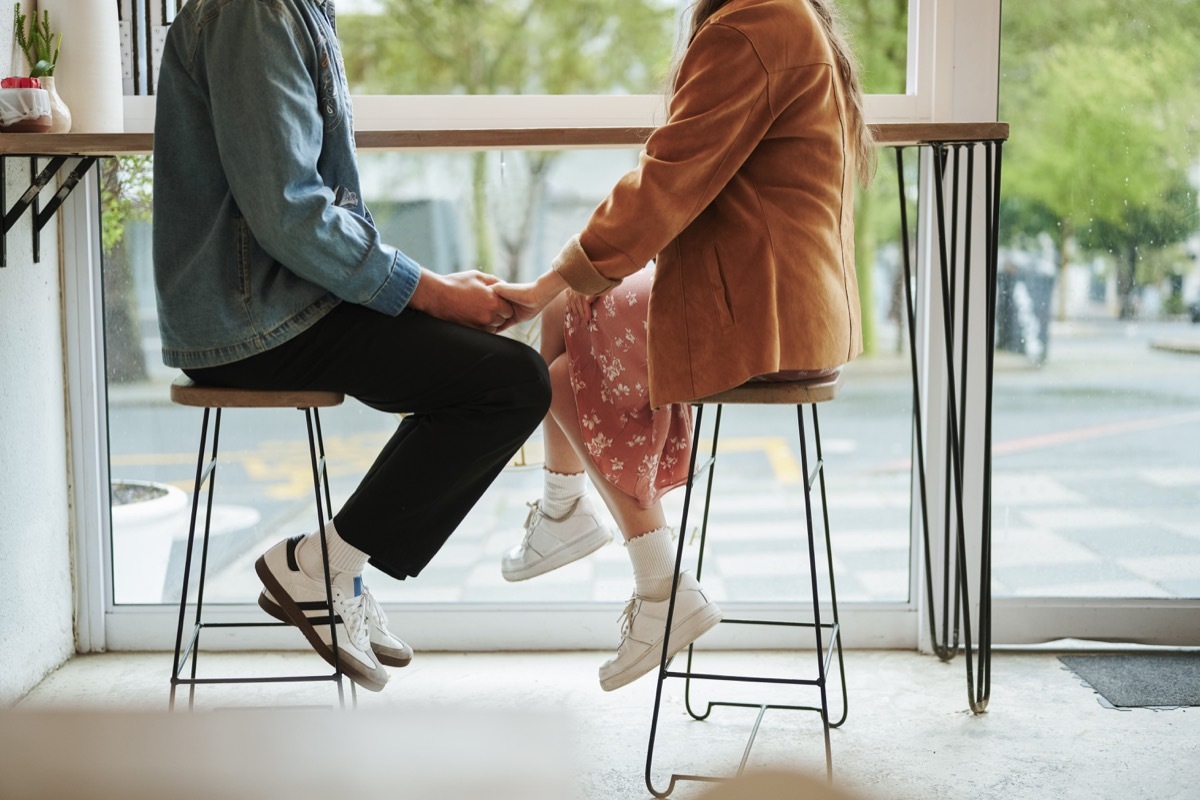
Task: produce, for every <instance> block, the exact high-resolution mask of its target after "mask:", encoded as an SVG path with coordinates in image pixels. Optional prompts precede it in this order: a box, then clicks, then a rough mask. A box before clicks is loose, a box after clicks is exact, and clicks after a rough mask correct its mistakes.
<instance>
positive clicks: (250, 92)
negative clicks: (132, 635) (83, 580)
mask: <svg viewBox="0 0 1200 800" xmlns="http://www.w3.org/2000/svg"><path fill="white" fill-rule="evenodd" d="M332 5H333V3H332V0H189V2H188V3H187V4H186V5H185V6H184V8H183V9H182V10H181V11H180V13H179V14H178V16H177V17H176V19H175V21H174V22H173V23H172V25H171V30H170V33H169V35H168V37H167V42H166V47H165V50H164V54H163V59H162V66H161V68H160V72H159V78H158V90H157V91H158V107H157V116H156V125H155V150H154V270H155V280H156V285H157V289H158V306H159V320H160V325H161V328H162V339H163V360H164V361H165V362H166V364H168V365H169V366H174V367H179V368H180V369H182V370H183V371H184V372H185V373H186V374H187V375H189V376H190V377H191V378H193V379H194V380H195V381H196V382H198V383H209V384H218V385H226V386H238V387H243V388H252V389H292V390H304V389H321V390H334V391H340V392H345V393H346V394H349V395H351V396H353V397H356V398H358V399H359V400H361V401H362V402H363V403H365V404H367V405H369V406H371V407H373V408H377V409H380V410H382V411H387V412H406V413H408V414H409V416H408V417H406V419H405V420H404V422H403V423H401V425H400V426H399V428H398V429H397V431H396V433H395V435H394V436H393V437H392V438H391V440H390V441H389V442H388V443H387V445H386V446H385V447H384V449H383V451H382V452H381V453H380V455H379V457H378V458H377V460H376V461H375V463H374V464H373V465H372V466H371V468H370V470H369V471H368V472H367V474H366V476H365V477H364V478H363V480H362V482H361V483H360V484H359V486H358V487H357V489H356V490H355V491H354V493H353V494H352V496H351V497H350V499H349V500H347V501H346V504H345V505H344V506H343V507H342V509H341V510H340V511H339V512H338V513H337V514H336V515H335V516H334V519H333V520H332V521H331V522H330V523H329V524H328V525H327V526H326V529H325V533H326V537H327V540H328V543H329V565H330V570H331V574H332V578H333V594H334V613H335V614H336V615H337V616H338V617H340V620H341V624H342V627H341V628H340V629H339V630H338V634H337V641H338V648H339V650H340V652H341V663H342V665H343V668H344V669H345V671H346V673H347V674H348V675H349V676H350V677H351V678H352V679H353V680H355V681H356V682H357V683H359V684H360V685H362V686H363V687H365V688H367V689H371V690H379V689H381V688H382V687H383V685H384V683H385V682H386V681H387V672H386V671H385V670H384V669H383V665H391V666H403V665H404V664H407V663H408V660H409V659H410V658H411V657H412V651H411V649H410V648H409V647H408V645H406V644H405V643H404V642H403V641H402V640H400V639H399V638H397V637H396V636H394V635H393V634H391V633H390V632H389V631H388V629H387V621H386V618H385V617H384V616H383V614H382V611H381V610H380V609H379V606H378V604H377V603H376V602H375V600H374V598H372V597H371V595H370V593H369V592H368V591H367V590H366V588H365V587H363V586H362V581H361V580H360V575H361V573H362V570H363V567H364V566H365V565H366V563H367V561H368V560H370V562H371V563H372V564H373V565H375V566H376V567H377V568H379V569H380V570H382V571H383V572H385V573H387V574H389V575H392V576H394V577H396V578H400V579H404V578H407V577H411V576H416V575H418V574H419V573H420V571H421V570H422V568H424V566H425V565H426V564H427V563H428V562H429V560H430V559H431V558H432V557H433V555H434V554H435V553H436V552H437V551H438V549H439V548H440V547H441V546H442V544H443V543H444V542H445V541H446V538H447V537H448V536H449V535H450V533H451V532H453V531H454V529H455V527H456V526H457V525H458V523H459V522H460V521H461V520H462V518H463V517H464V516H465V515H466V513H467V512H468V511H469V510H470V508H471V507H472V505H474V503H475V502H476V501H477V500H478V499H479V497H480V495H481V494H482V493H483V492H484V490H485V489H486V488H487V487H488V485H490V484H491V482H492V480H493V479H494V478H495V477H496V475H497V474H498V473H499V471H500V469H501V468H502V467H503V466H504V465H505V464H506V463H507V462H508V460H509V458H510V457H511V456H512V454H513V453H515V452H516V450H517V449H518V448H519V447H520V445H521V443H522V442H524V441H525V439H526V438H527V437H528V435H529V433H530V432H531V431H532V430H533V429H534V428H535V427H536V426H537V425H538V423H539V422H540V420H541V419H542V417H543V415H544V414H545V412H546V409H547V407H548V405H549V396H550V392H549V382H548V378H547V374H546V367H545V364H544V363H543V361H542V359H541V358H540V356H538V354H537V353H536V352H534V351H533V350H531V349H530V348H528V347H526V346H525V345H522V344H520V343H518V342H515V341H513V340H511V339H507V338H504V337H498V336H495V335H493V333H494V332H495V331H496V330H497V329H499V328H500V327H502V326H504V324H505V321H506V320H508V319H509V318H510V317H511V316H512V314H513V310H512V307H511V306H510V305H509V304H508V303H507V302H506V301H504V300H502V299H501V298H499V297H498V296H497V295H495V294H494V292H493V291H492V289H491V285H492V284H493V283H495V282H496V279H495V278H493V277H491V276H488V275H483V274H481V273H478V272H464V273H458V274H454V275H449V276H440V275H436V274H434V273H432V272H429V271H428V270H425V269H422V268H421V267H420V266H419V265H418V264H416V263H415V262H414V261H412V260H411V259H410V258H408V257H407V256H405V255H404V254H403V253H401V252H400V251H399V250H397V249H395V248H393V247H391V246H389V245H387V244H385V243H383V242H382V241H380V236H379V233H378V231H377V230H376V229H375V227H374V224H373V223H372V221H371V217H370V215H369V213H368V212H367V209H366V207H365V206H364V205H363V201H362V196H361V195H362V193H361V190H360V186H359V174H358V165H357V161H356V158H355V150H354V131H353V118H352V111H351V105H350V96H349V90H348V87H347V85H346V79H345V72H344V69H343V66H342V59H341V53H340V51H339V49H338V43H337V38H336V36H335V34H334V19H333V8H332ZM256 570H257V572H258V574H259V577H260V578H261V579H262V581H263V584H264V586H265V591H264V594H263V596H262V597H261V598H260V605H262V606H263V607H264V608H265V609H267V610H268V611H270V612H271V613H274V614H276V615H277V616H280V617H281V618H286V619H288V620H289V621H291V622H292V623H293V624H295V625H297V626H298V627H299V628H301V630H302V632H304V634H305V635H306V637H308V639H309V641H310V642H311V643H312V644H313V646H314V648H315V649H316V650H317V651H318V652H320V653H321V654H322V655H323V656H324V657H325V658H326V659H328V660H330V661H332V658H333V653H332V650H331V649H330V646H329V639H330V631H329V627H328V624H324V625H322V624H319V620H320V618H322V617H327V616H328V614H329V611H328V609H327V608H324V603H325V600H326V594H325V584H324V578H323V571H322V570H323V567H322V563H321V547H320V538H319V533H318V532H314V533H312V534H309V535H308V536H307V537H300V536H298V537H295V538H293V539H290V540H287V541H283V542H280V543H279V544H277V545H276V546H274V547H272V548H271V549H270V550H268V551H267V552H266V553H265V554H264V555H263V556H262V557H261V558H260V559H259V560H258V562H257V564H256ZM310 618H312V619H310ZM314 620H316V622H317V624H315V623H314Z"/></svg>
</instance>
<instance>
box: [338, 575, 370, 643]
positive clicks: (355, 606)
mask: <svg viewBox="0 0 1200 800" xmlns="http://www.w3.org/2000/svg"><path fill="white" fill-rule="evenodd" d="M334 591H335V594H334V598H333V607H334V608H335V609H336V610H337V614H338V616H339V617H341V618H342V624H343V625H345V627H346V632H347V633H348V634H350V642H351V644H353V645H354V646H355V647H357V648H358V649H359V650H363V651H366V650H369V649H370V647H371V636H370V633H369V632H368V631H367V612H366V606H365V603H364V595H361V594H359V595H355V596H354V597H346V595H345V594H344V593H343V592H342V591H341V589H335V590H334Z"/></svg>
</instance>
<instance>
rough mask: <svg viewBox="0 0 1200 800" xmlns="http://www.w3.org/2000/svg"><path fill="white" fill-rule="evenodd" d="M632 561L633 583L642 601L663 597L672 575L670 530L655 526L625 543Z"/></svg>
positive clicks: (663, 598) (672, 552) (661, 598)
mask: <svg viewBox="0 0 1200 800" xmlns="http://www.w3.org/2000/svg"><path fill="white" fill-rule="evenodd" d="M625 549H626V550H627V551H628V552H629V561H630V563H632V564H633V582H634V584H635V586H636V587H637V589H636V591H637V594H638V596H639V597H641V598H642V599H644V600H665V599H667V597H669V596H670V594H671V582H672V581H673V580H674V578H675V549H674V548H673V547H671V529H670V528H657V529H655V530H652V531H650V532H649V533H644V534H642V535H641V536H637V537H634V538H633V539H630V540H629V541H628V542H626V543H625Z"/></svg>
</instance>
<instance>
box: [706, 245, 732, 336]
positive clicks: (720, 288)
mask: <svg viewBox="0 0 1200 800" xmlns="http://www.w3.org/2000/svg"><path fill="white" fill-rule="evenodd" d="M704 270H705V273H706V274H707V277H708V286H709V290H710V291H711V293H712V300H713V307H714V310H715V311H716V319H717V322H719V323H720V325H721V327H722V328H730V327H732V326H733V304H732V301H731V300H730V298H729V286H728V284H727V283H726V275H725V269H724V267H723V266H722V265H721V254H720V252H719V251H718V250H717V248H716V247H715V246H713V247H711V248H709V249H708V250H707V252H706V253H705V256H704Z"/></svg>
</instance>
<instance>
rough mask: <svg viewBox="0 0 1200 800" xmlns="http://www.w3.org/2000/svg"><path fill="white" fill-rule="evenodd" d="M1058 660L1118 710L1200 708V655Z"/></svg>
mask: <svg viewBox="0 0 1200 800" xmlns="http://www.w3.org/2000/svg"><path fill="white" fill-rule="evenodd" d="M1058 660H1059V661H1061V662H1062V663H1063V664H1065V665H1066V666H1067V668H1068V669H1070V670H1071V671H1072V672H1074V673H1075V674H1076V675H1078V676H1079V677H1080V678H1082V679H1083V680H1084V681H1086V682H1087V684H1088V685H1089V686H1091V687H1092V688H1093V689H1095V690H1096V691H1097V692H1098V693H1099V694H1100V696H1101V697H1103V698H1104V699H1105V700H1107V701H1108V703H1109V704H1111V705H1113V706H1115V707H1117V708H1161V707H1170V708H1178V707H1180V706H1200V653H1104V654H1093V655H1078V656H1059V658H1058Z"/></svg>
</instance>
